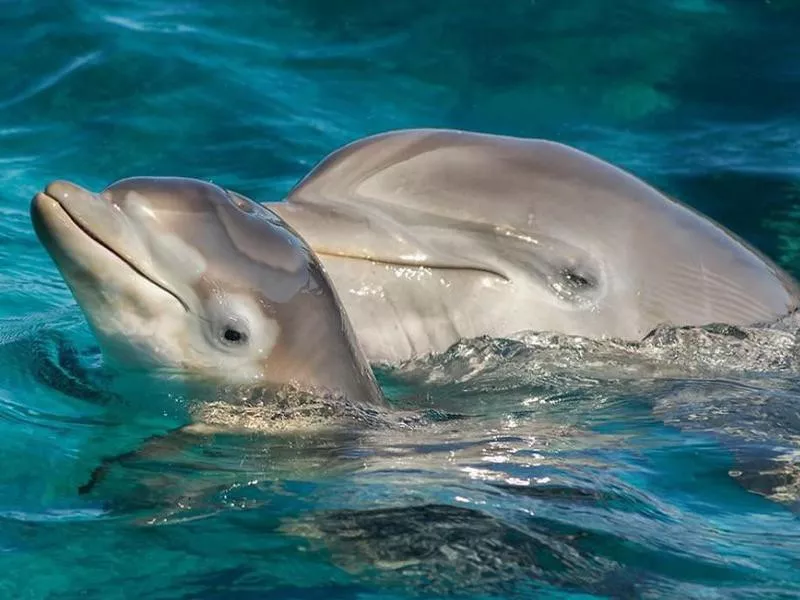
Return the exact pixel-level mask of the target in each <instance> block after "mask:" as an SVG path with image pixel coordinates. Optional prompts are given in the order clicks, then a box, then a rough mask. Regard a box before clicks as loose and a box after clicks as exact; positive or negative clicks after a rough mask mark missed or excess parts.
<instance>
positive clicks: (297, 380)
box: [31, 177, 384, 406]
mask: <svg viewBox="0 0 800 600" xmlns="http://www.w3.org/2000/svg"><path fill="white" fill-rule="evenodd" d="M31 216H32V220H33V224H34V229H35V231H36V234H37V235H38V237H39V239H40V240H41V241H42V243H43V245H44V246H45V248H46V249H47V251H48V252H49V254H50V256H51V257H52V258H53V260H54V261H55V263H56V265H57V267H58V269H59V270H60V272H61V274H62V275H63V277H64V279H65V281H66V282H67V284H68V286H69V287H70V289H71V290H72V293H73V295H74V296H75V298H76V300H77V302H78V304H79V305H80V307H81V309H82V310H83V312H84V313H85V315H86V318H87V320H88V322H89V324H90V326H91V328H92V330H93V331H94V333H95V334H96V337H97V338H98V341H99V343H100V345H101V347H102V349H103V351H104V354H105V355H106V356H107V357H108V358H109V359H110V360H111V361H119V362H124V363H125V364H126V365H131V364H136V365H140V366H143V367H145V368H150V369H154V370H156V371H159V370H160V371H166V372H168V373H173V374H179V375H185V374H197V375H198V376H200V377H201V378H203V379H209V378H210V379H212V380H217V381H220V382H223V383H225V384H235V385H245V386H265V387H267V388H270V387H278V388H280V387H282V386H292V387H293V388H299V389H301V390H308V391H317V390H323V391H327V392H331V393H333V394H343V395H344V396H346V398H347V399H348V401H350V402H353V403H359V404H362V405H370V406H382V405H384V399H383V396H382V395H381V392H380V390H379V388H378V386H377V383H376V382H375V379H374V377H373V374H372V371H371V370H370V368H369V365H368V363H367V361H366V359H365V357H364V355H363V353H362V351H361V349H360V348H359V346H358V344H357V342H356V341H355V338H354V336H353V333H352V330H351V325H350V323H349V321H348V318H347V315H346V314H345V312H344V311H343V310H342V307H341V305H340V302H339V300H338V297H337V294H336V292H335V290H334V289H333V287H332V286H331V284H330V282H329V281H328V279H327V277H326V275H325V273H324V270H323V269H322V268H321V266H320V264H319V262H318V260H317V258H316V257H315V255H314V253H313V252H311V251H310V250H309V249H308V247H307V246H306V244H305V243H304V242H303V240H302V239H301V238H300V237H299V236H298V235H297V234H296V233H295V232H294V231H293V230H292V229H291V228H289V227H287V226H286V224H285V223H284V222H283V221H282V220H281V219H279V218H277V217H276V216H275V215H274V214H273V213H271V212H270V211H269V210H268V209H267V208H264V207H263V206H261V205H259V204H257V203H255V202H253V201H251V200H249V199H247V198H245V197H243V196H240V195H238V194H235V193H232V192H228V191H225V190H223V189H221V188H219V187H217V186H216V185H212V184H210V183H205V182H202V181H198V180H193V179H183V178H144V177H139V178H131V179H124V180H122V181H119V182H117V183H115V184H113V185H111V186H110V187H108V188H106V189H105V190H103V191H102V192H100V193H97V194H96V193H92V192H90V191H87V190H85V189H83V188H81V187H79V186H77V185H75V184H72V183H68V182H65V181H56V182H53V183H51V184H50V185H48V186H47V189H46V190H45V191H44V192H43V193H39V194H36V196H35V197H34V199H33V201H32V204H31Z"/></svg>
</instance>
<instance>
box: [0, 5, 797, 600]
mask: <svg viewBox="0 0 800 600" xmlns="http://www.w3.org/2000/svg"><path fill="white" fill-rule="evenodd" d="M798 27H800V9H798V8H797V5H796V4H795V3H794V2H793V1H792V0H771V1H770V2H751V1H742V0H660V1H658V2H656V1H653V2H649V3H644V2H641V1H638V0H637V1H633V0H624V1H623V0H616V1H615V2H601V1H599V0H593V1H591V0H576V1H575V2H570V3H564V2H557V1H555V0H536V1H522V0H509V1H508V2H505V3H487V2H463V1H461V0H442V1H440V2H438V3H430V2H424V1H422V0H406V1H404V2H391V3H376V2H368V1H366V0H341V1H339V2H335V3H334V2H326V1H323V0H291V1H289V0H273V1H272V2H246V1H240V2H225V3H223V2H218V3H210V2H199V1H184V2H173V3H163V2H156V1H148V0H141V1H139V2H135V1H132V0H125V1H123V0H119V1H111V0H109V1H105V2H90V1H88V0H85V1H80V0H67V1H60V2H55V1H49V0H35V1H31V2H26V3H22V2H10V1H6V2H0V48H2V53H3V56H4V57H5V60H3V61H2V63H0V211H2V216H3V219H2V222H0V294H2V320H1V321H0V440H2V441H0V456H1V457H2V464H3V472H2V476H0V485H2V494H0V551H1V552H2V553H1V554H0V561H2V563H0V564H1V565H2V568H0V573H2V575H0V595H2V596H3V597H5V598H77V597H81V598H87V597H88V598H94V597H102V598H129V597H146V598H265V597H269V598H293V599H295V598H363V599H367V598H369V599H375V600H377V599H381V600H383V599H390V598H391V599H395V598H398V599H399V598H407V597H426V598H427V597H440V596H448V595H453V594H461V595H462V596H463V597H470V598H490V597H512V596H514V597H516V596H527V597H538V598H541V597H548V598H557V597H558V598H589V597H617V598H635V597H647V598H655V597H674V598H790V597H798V596H800V528H799V527H798V520H797V510H798V496H800V494H799V493H798V488H800V477H798V470H797V462H798V459H797V456H798V450H800V411H798V406H800V404H798V403H800V373H799V372H798V370H799V368H800V364H798V360H799V357H800V353H798V345H797V336H796V331H797V329H798V326H797V324H796V323H795V322H793V321H791V320H788V321H787V322H786V323H782V324H780V325H779V326H778V327H776V328H774V329H772V330H763V331H758V330H727V331H726V330H712V331H705V330H688V331H683V330H664V331H659V332H658V333H657V335H655V336H654V337H653V338H651V339H649V340H647V341H645V342H643V343H642V344H640V345H622V344H612V343H603V344H600V343H594V342H590V341H587V340H570V339H565V338H559V337H557V336H556V337H553V336H546V335H535V334H529V335H524V336H520V338H519V339H517V340H506V341H503V340H496V341H492V340H474V341H468V342H465V343H463V344H460V345H458V346H457V347H455V348H453V349H452V350H451V351H450V352H448V353H446V354H445V355H443V356H440V357H434V358H433V359H431V360H428V361H425V362H421V363H414V364H412V365H408V366H407V367H405V368H404V369H400V370H387V371H382V372H380V373H379V375H380V378H381V381H382V383H383V384H384V387H385V389H386V391H387V393H388V394H389V395H390V397H391V398H392V399H393V401H394V402H395V404H396V406H397V409H398V410H397V412H396V413H393V414H392V415H386V416H384V417H383V418H382V420H380V422H378V423H375V422H370V423H365V426H364V427H363V428H362V429H360V430H356V431H348V432H338V433H337V434H335V435H334V434H329V433H325V432H319V431H307V432H303V433H297V432H294V433H292V432H286V431H270V432H267V433H262V434H253V435H252V436H232V435H231V436H218V437H216V438H199V439H197V438H195V439H190V440H186V439H181V438H179V439H177V440H176V439H175V438H174V437H173V438H169V437H168V438H165V439H163V440H161V441H158V440H156V441H152V440H151V441H150V442H147V441H146V440H148V439H149V438H151V436H157V435H160V434H164V433H165V432H167V431H169V430H170V429H172V428H174V427H176V426H178V425H180V424H181V423H182V419H183V418H184V415H183V414H182V413H181V406H180V402H179V401H178V399H176V398H175V397H173V396H171V395H169V394H167V393H166V392H164V391H163V390H161V389H159V388H157V387H156V388H155V389H153V388H144V387H142V386H143V384H142V383H139V384H137V387H132V386H130V385H127V384H126V383H125V382H124V381H123V382H120V381H118V380H117V379H115V377H114V376H113V374H111V373H109V372H107V371H106V370H105V369H104V367H103V365H102V360H101V357H100V355H99V353H98V350H97V348H96V346H95V344H94V342H93V339H92V337H91V335H90V334H89V332H88V330H87V328H86V325H85V323H84V321H83V319H82V317H81V315H80V313H79V311H78V309H77V307H76V306H75V303H74V302H73V300H72V299H71V296H70V295H69V293H68V291H67V289H66V287H65V286H64V284H63V282H62V281H61V279H60V278H59V277H58V275H57V273H56V270H55V268H54V266H53V265H52V264H51V262H50V261H49V259H48V257H47V256H46V255H45V253H44V251H43V250H42V249H41V248H40V247H39V245H38V243H37V242H36V240H35V238H34V235H33V233H32V230H31V226H30V223H29V219H28V213H27V207H28V201H29V199H30V197H31V196H32V195H33V193H34V192H35V191H37V190H38V189H39V188H40V187H41V186H42V185H43V184H45V183H46V182H47V181H49V180H51V179H54V178H58V177H65V178H69V179H72V180H73V181H76V182H77V183H80V184H82V185H85V186H88V187H93V188H98V187H101V186H104V185H106V184H108V183H110V182H111V181H113V180H115V179H118V178H121V177H124V176H128V175H184V176H194V177H201V178H205V179H210V180H213V181H215V182H218V183H220V184H224V185H226V186H228V187H230V188H233V189H235V190H237V191H239V192H242V193H244V194H247V195H250V196H252V197H254V198H260V199H263V200H274V199H278V198H280V197H281V196H282V195H283V194H284V193H285V192H286V191H287V190H288V188H289V187H290V186H291V185H292V184H293V183H294V182H295V181H296V180H297V179H298V178H299V177H301V176H302V175H303V174H304V173H305V172H307V170H308V169H309V168H310V167H311V166H312V165H313V164H314V163H315V162H316V161H317V160H319V159H320V158H321V157H322V156H324V155H325V154H326V153H327V152H329V151H331V150H333V149H334V148H336V147H337V146H339V145H341V144H343V143H345V142H348V141H350V140H353V139H355V138H357V137H360V136H363V135H367V134H370V133H376V132H379V131H383V130H387V129H392V128H399V127H418V126H449V127H460V128H466V129H473V130H483V131H489V132H494V133H508V134H516V135H527V136H539V137H548V138H552V139H557V140H561V141H564V142H568V143H571V144H574V145H576V146H578V147H581V148H584V149H587V150H589V151H591V152H594V153H596V154H598V155H600V156H602V157H604V158H606V159H608V160H611V161H613V162H616V163H617V164H620V165H622V166H624V167H626V168H628V169H630V170H632V171H633V172H635V173H637V174H638V175H640V176H642V177H644V178H646V179H648V180H649V181H651V182H653V183H656V184H657V185H659V186H660V187H662V188H663V189H664V190H665V191H667V192H668V193H670V194H672V195H674V196H676V197H679V198H681V199H683V200H684V201H686V202H688V203H690V204H692V205H693V206H696V207H698V208H700V209H701V210H703V211H704V212H706V213H708V214H710V215H711V216H713V217H714V218H716V219H717V220H719V221H720V222H722V223H723V224H725V225H726V226H728V227H729V228H731V229H732V230H734V231H736V232H737V233H739V234H740V235H742V236H743V237H744V238H746V239H748V240H749V241H751V242H752V243H754V244H756V245H757V246H758V247H759V248H760V249H762V250H763V251H765V252H766V253H767V254H769V255H770V256H772V257H774V258H775V259H776V260H778V261H779V262H780V263H781V264H782V265H783V266H784V267H785V268H787V269H788V270H789V271H791V272H793V273H794V274H795V275H800V261H798V258H799V256H798V255H800V225H798V215H800V142H798V140H800V117H799V116H798V112H797V106H798V104H799V103H800V66H798V65H800V42H798V41H797V35H796V33H797V30H798ZM223 412H224V410H223ZM218 416H219V415H218ZM228 417H230V415H227V416H226V415H224V414H223V415H222V417H221V418H228ZM142 447H144V448H146V449H148V450H147V451H146V452H145V453H144V454H134V455H129V456H127V457H126V458H123V459H121V460H119V461H116V462H112V463H109V468H108V471H107V473H106V476H105V478H103V479H102V480H100V481H99V482H98V483H97V485H96V486H95V487H94V488H93V489H92V491H91V493H89V494H83V495H81V494H78V488H79V487H80V486H81V485H83V484H85V483H86V482H87V481H88V480H89V477H90V475H91V473H92V471H93V469H95V468H96V467H97V466H98V465H99V464H100V463H101V461H102V460H103V458H104V457H109V456H115V455H119V454H123V453H126V452H129V451H131V450H135V449H137V448H142Z"/></svg>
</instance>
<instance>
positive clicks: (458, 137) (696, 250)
mask: <svg viewBox="0 0 800 600" xmlns="http://www.w3.org/2000/svg"><path fill="white" fill-rule="evenodd" d="M285 200H286V201H285V202H282V203H270V204H268V206H269V207H270V208H271V209H272V210H273V211H275V212H276V213H277V214H279V215H280V216H281V217H283V219H284V220H286V221H287V222H288V223H289V225H290V226H291V227H292V228H294V229H295V230H296V231H297V232H298V233H299V234H300V235H301V236H302V237H303V238H304V239H305V240H306V242H307V243H308V244H309V245H310V246H311V247H312V249H313V250H314V252H315V253H316V254H317V255H318V256H319V258H320V259H321V261H322V262H323V264H324V266H325V269H326V270H327V272H328V274H329V275H330V277H331V279H332V281H333V284H334V286H335V287H336V289H337V291H338V293H339V296H340V298H341V300H342V302H343V304H344V307H345V309H346V311H347V313H348V315H349V317H350V319H351V321H352V323H353V325H354V327H355V330H356V333H357V335H358V338H359V341H360V343H361V346H362V348H363V349H364V351H365V353H366V355H367V357H368V359H369V360H370V361H372V362H383V361H386V362H394V361H400V360H403V359H407V358H411V357H415V356H419V355H423V354H426V353H429V352H437V351H443V350H445V349H446V348H448V347H449V346H450V345H451V344H452V343H454V342H456V341H457V340H459V339H461V338H470V337H474V336H479V335H489V336H503V335H508V334H511V333H514V332H519V331H522V330H538V331H553V332H559V333H565V334H572V335H581V336H588V337H594V338H602V337H614V338H621V339H623V340H637V339H641V338H642V337H644V336H645V335H646V334H648V333H649V332H650V331H652V330H653V329H654V328H655V327H657V326H658V325H660V324H671V325H678V326H681V325H704V324H709V323H727V324H731V325H750V324H757V323H762V322H768V321H773V320H775V319H777V318H778V317H780V316H782V315H785V314H787V313H788V312H791V311H792V310H794V309H795V308H796V307H797V306H798V286H797V284H796V283H795V282H794V281H793V280H792V278H791V277H789V275H787V274H786V273H784V272H783V271H781V270H780V269H779V268H778V267H777V266H776V265H775V264H773V263H772V262H771V261H770V260H769V259H767V258H766V257H764V256H762V255H761V254H759V252H757V251H756V250H754V249H753V248H751V247H750V246H748V245H747V244H746V243H744V242H743V241H742V240H740V239H738V238H737V237H736V236H734V235H733V234H731V233H730V232H728V231H726V230H725V229H723V228H722V227H721V226H720V225H718V224H716V223H714V222H712V221H711V220H710V219H708V218H706V217H704V216H702V215H700V214H698V213H697V212H695V211H693V210H692V209H690V208H688V207H686V206H684V205H683V204H681V203H679V202H675V201H673V200H671V199H669V198H667V197H666V196H665V195H663V194H662V193H660V192H659V191H657V190H656V189H654V188H652V187H650V186H649V185H647V184H646V183H644V182H642V181H641V180H639V179H637V178H636V177H634V176H633V175H631V174H629V173H627V172H625V171H623V170H621V169H619V168H617V167H615V166H613V165H611V164H609V163H607V162H604V161H602V160H600V159H598V158H595V157H593V156H590V155H588V154H586V153H584V152H581V151H579V150H576V149H574V148H570V147H568V146H565V145H562V144H559V143H554V142H550V141H544V140H535V139H519V138H512V137H503V136H497V135H484V134H478V133H470V132H461V131H450V130H432V129H420V130H405V131H395V132H390V133H385V134H380V135H377V136H374V137H369V138H365V139H362V140H359V141H356V142H354V143H352V144H350V145H348V146H345V147H344V148H341V149H339V150H338V151H336V152H334V153H332V154H331V155H329V156H328V157H327V158H325V159H324V160H323V161H322V162H321V163H320V164H319V165H317V166H316V167H315V168H314V169H313V170H312V171H311V172H310V173H309V174H308V175H307V176H306V177H305V178H304V179H303V180H302V181H301V182H300V183H299V184H298V185H297V186H296V187H295V188H294V189H293V190H292V191H291V192H290V193H289V195H288V197H287V198H286V199H285Z"/></svg>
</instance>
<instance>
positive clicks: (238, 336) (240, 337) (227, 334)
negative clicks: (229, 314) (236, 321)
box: [222, 327, 247, 346]
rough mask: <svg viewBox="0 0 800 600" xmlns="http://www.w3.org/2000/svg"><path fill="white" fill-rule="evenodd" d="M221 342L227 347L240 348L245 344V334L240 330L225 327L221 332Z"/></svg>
mask: <svg viewBox="0 0 800 600" xmlns="http://www.w3.org/2000/svg"><path fill="white" fill-rule="evenodd" d="M222 341H223V342H224V343H225V344H227V345H229V346H241V345H242V344H246V343H247V334H246V333H245V332H244V331H241V330H240V329H235V328H233V327H226V328H225V329H223V331H222Z"/></svg>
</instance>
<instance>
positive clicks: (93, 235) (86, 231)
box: [39, 192, 190, 312]
mask: <svg viewBox="0 0 800 600" xmlns="http://www.w3.org/2000/svg"><path fill="white" fill-rule="evenodd" d="M39 193H40V194H42V195H43V196H45V197H46V198H49V199H50V200H52V201H53V202H55V203H56V205H57V206H58V208H59V210H61V212H63V213H64V214H65V215H67V217H68V218H69V220H70V221H71V222H72V224H73V225H75V227H77V228H78V230H79V231H81V232H82V233H83V234H84V235H85V236H86V237H88V238H89V239H90V240H92V241H93V242H95V243H96V244H97V245H99V246H100V247H102V248H103V249H104V250H106V251H107V252H109V253H110V254H112V255H114V256H116V257H117V258H118V259H119V260H121V261H122V262H123V263H125V264H126V265H127V266H128V267H129V268H130V269H131V270H132V271H133V272H134V273H136V274H137V275H139V276H140V277H141V278H142V279H145V280H146V281H149V282H150V283H152V284H153V285H154V286H156V287H157V288H158V289H160V290H162V291H163V292H165V293H167V294H169V295H170V296H172V297H173V298H175V300H176V301H177V302H178V303H179V304H180V305H181V306H182V307H183V309H184V310H185V311H186V312H190V311H189V306H188V305H187V304H186V302H184V301H183V300H182V299H181V298H180V297H179V296H178V295H177V294H176V293H175V292H173V291H172V290H171V289H169V288H168V287H166V286H165V285H163V284H162V283H159V282H158V281H156V280H154V279H153V278H152V277H151V276H149V275H148V274H147V273H145V272H144V271H142V269H140V268H139V267H137V266H136V265H135V264H133V263H132V262H131V261H130V260H128V259H127V258H125V257H124V256H122V255H121V254H120V253H119V252H117V251H116V250H114V248H112V247H111V246H110V245H109V244H108V243H106V242H105V241H104V240H103V239H102V238H101V237H100V236H98V235H97V234H96V233H94V232H93V231H92V230H91V229H89V228H88V227H86V226H85V225H84V224H83V223H81V222H80V221H79V220H78V219H76V218H75V217H73V216H72V215H71V214H70V212H69V210H67V208H66V207H65V206H64V205H63V204H61V202H60V201H59V199H58V198H56V197H55V196H52V195H50V194H48V193H47V192H39Z"/></svg>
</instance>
